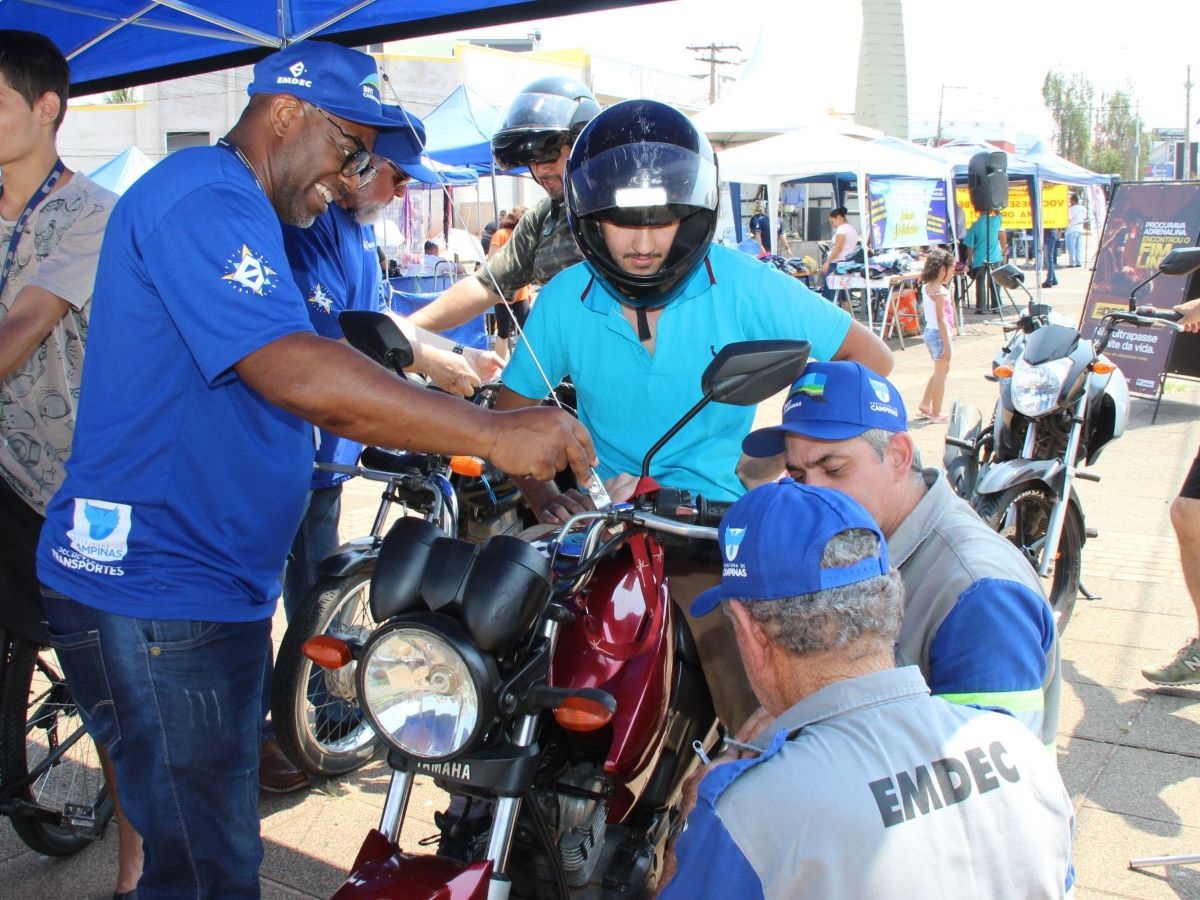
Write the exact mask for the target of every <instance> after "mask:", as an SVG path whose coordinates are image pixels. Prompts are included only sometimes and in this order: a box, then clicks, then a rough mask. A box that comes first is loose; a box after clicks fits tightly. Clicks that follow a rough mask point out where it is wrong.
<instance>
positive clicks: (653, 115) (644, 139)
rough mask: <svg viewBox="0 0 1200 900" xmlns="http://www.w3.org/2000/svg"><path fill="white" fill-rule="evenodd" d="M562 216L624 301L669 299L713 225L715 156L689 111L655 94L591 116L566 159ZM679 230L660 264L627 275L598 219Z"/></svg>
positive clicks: (703, 251)
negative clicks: (652, 269)
mask: <svg viewBox="0 0 1200 900" xmlns="http://www.w3.org/2000/svg"><path fill="white" fill-rule="evenodd" d="M564 192H565V194H566V201H567V222H568V224H569V225H570V228H571V232H572V234H573V235H574V236H575V242H576V243H577V244H578V245H579V249H580V251H581V252H582V253H583V257H584V260H585V261H586V262H587V264H588V265H589V266H591V267H592V271H593V272H595V273H596V274H597V275H599V276H600V277H602V278H604V279H605V280H606V281H608V282H609V283H610V284H612V285H613V286H614V287H616V288H617V289H618V290H619V291H620V292H621V294H622V295H623V297H622V299H623V300H624V301H625V302H627V303H628V304H629V305H630V306H635V307H641V308H654V307H658V306H663V305H665V304H666V303H668V302H670V301H671V300H672V299H673V298H674V296H675V293H676V292H677V291H678V290H679V289H681V288H682V286H683V283H684V282H685V281H686V279H687V276H688V275H690V274H691V273H692V271H693V270H694V269H695V268H696V266H698V265H700V261H701V260H703V259H704V257H705V256H706V255H707V253H708V248H709V244H710V243H711V242H712V237H713V233H714V232H715V231H716V228H717V155H716V153H714V152H713V149H712V146H711V145H710V144H709V143H708V139H707V138H706V137H705V136H704V135H703V134H701V133H700V132H699V131H698V130H697V129H696V127H695V126H694V125H693V124H692V123H691V122H690V121H689V120H688V118H687V116H685V115H684V114H683V113H681V112H679V111H678V110H676V109H673V108H672V107H670V106H667V105H666V104H665V103H659V102H657V101H654V100H626V101H623V102H621V103H618V104H616V105H615V106H611V107H609V108H608V109H606V110H605V111H604V112H602V113H600V115H598V116H596V118H594V119H593V120H592V121H591V122H590V123H589V124H588V126H587V127H586V128H585V129H584V130H583V132H582V134H580V135H579V138H578V139H577V140H576V141H575V146H574V148H573V149H572V150H571V155H570V157H568V159H567V169H566V177H565V179H564ZM676 219H678V220H679V232H678V233H677V234H676V235H675V242H674V243H673V244H672V246H671V250H670V252H669V253H668V254H667V258H666V259H665V260H664V261H663V265H662V268H661V269H659V270H658V271H657V272H655V273H654V274H653V275H631V274H629V273H628V272H625V271H624V270H622V269H621V267H620V266H618V265H617V263H616V261H615V260H613V258H612V256H611V255H610V254H609V252H608V247H607V245H606V244H605V243H604V235H603V234H602V232H601V230H600V222H601V221H602V220H607V221H609V222H614V223H616V224H617V225H633V226H644V225H665V224H667V223H668V222H673V221H675V220H676Z"/></svg>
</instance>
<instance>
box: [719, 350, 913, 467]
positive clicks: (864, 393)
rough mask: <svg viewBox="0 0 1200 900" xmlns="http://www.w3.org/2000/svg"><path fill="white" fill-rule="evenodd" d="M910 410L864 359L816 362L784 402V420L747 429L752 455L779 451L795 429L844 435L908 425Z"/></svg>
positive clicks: (745, 444)
mask: <svg viewBox="0 0 1200 900" xmlns="http://www.w3.org/2000/svg"><path fill="white" fill-rule="evenodd" d="M907 427H908V415H907V413H906V412H905V411H904V401H903V400H902V399H900V392H899V391H898V390H896V389H895V387H893V386H892V384H891V382H889V381H888V380H887V379H886V378H884V377H883V376H882V375H876V374H875V373H874V372H872V371H871V370H870V369H868V368H867V367H866V366H864V365H863V364H862V363H859V362H848V361H845V362H810V363H809V364H808V365H807V366H805V367H804V373H803V374H802V375H801V376H800V377H799V378H798V379H796V381H795V383H794V384H793V385H792V389H791V390H790V391H789V392H788V396H787V400H785V401H784V403H783V423H782V424H780V425H776V426H774V427H772V428H759V429H758V430H757V431H752V432H750V434H748V435H746V438H745V440H743V441H742V450H743V451H744V452H745V453H746V455H747V456H758V457H763V456H777V455H779V454H780V453H783V452H784V450H785V449H786V445H785V443H784V438H785V437H786V436H787V435H789V434H798V435H801V436H802V437H809V438H815V439H816V440H819V441H844V440H847V439H848V438H852V437H858V436H859V435H860V434H862V433H863V432H864V431H869V430H870V429H872V428H882V429H883V430H884V431H904V430H906V429H907Z"/></svg>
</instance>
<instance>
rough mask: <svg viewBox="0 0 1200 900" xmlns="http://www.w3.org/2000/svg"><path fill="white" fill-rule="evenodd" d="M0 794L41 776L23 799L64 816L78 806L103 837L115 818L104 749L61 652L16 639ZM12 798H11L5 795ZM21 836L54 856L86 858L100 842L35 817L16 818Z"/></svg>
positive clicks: (1, 717)
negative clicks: (70, 684) (91, 731)
mask: <svg viewBox="0 0 1200 900" xmlns="http://www.w3.org/2000/svg"><path fill="white" fill-rule="evenodd" d="M0 736H2V738H3V749H2V751H0V787H5V788H7V786H9V785H15V784H18V783H20V782H22V781H24V780H25V779H26V778H27V777H28V776H29V774H30V773H36V777H35V778H34V779H33V781H32V782H31V783H30V784H28V785H27V786H26V787H24V788H22V789H20V790H19V791H18V792H17V793H16V797H17V798H18V799H22V800H25V801H28V802H30V803H33V804H36V805H38V806H41V807H43V808H45V809H49V810H51V811H54V812H62V811H63V810H64V809H65V807H66V806H67V805H68V804H70V805H72V806H73V807H81V808H84V809H90V810H91V814H92V816H93V818H94V821H95V828H96V830H99V829H102V828H103V827H104V826H105V825H107V824H108V821H109V820H110V819H111V818H112V814H113V807H112V798H111V797H110V796H109V793H108V785H107V783H106V781H105V778H104V772H103V771H102V770H101V768H100V757H99V753H98V752H97V750H96V745H95V743H94V742H93V741H92V739H91V737H90V736H89V735H88V733H87V730H86V729H85V728H84V725H83V720H82V719H81V718H80V716H79V710H78V708H77V707H76V706H75V703H74V701H73V700H72V699H71V692H70V691H69V690H68V689H67V683H66V681H65V680H64V679H63V676H62V672H61V671H60V670H59V668H58V658H57V656H55V653H54V651H53V650H50V649H42V648H39V647H38V646H37V645H36V644H33V643H31V642H29V641H27V640H25V639H23V638H19V637H14V638H12V641H11V644H10V656H9V660H8V665H7V667H6V669H5V672H4V682H3V685H0ZM5 794H6V795H8V791H7V790H5ZM12 824H13V829H14V830H15V831H16V833H17V834H18V836H20V838H21V840H22V841H24V842H25V843H26V844H27V845H28V846H29V847H30V848H31V849H33V850H36V851H37V852H38V853H44V854H46V855H47V856H70V855H71V854H73V853H78V852H79V851H80V850H82V849H83V848H84V847H86V846H87V845H88V844H90V843H91V842H92V840H93V838H92V837H91V836H90V835H89V834H84V833H82V832H78V831H74V830H72V829H71V828H69V827H67V826H65V825H57V824H53V823H50V822H45V821H41V820H39V819H35V818H32V817H29V816H22V815H19V814H18V815H16V816H13V818H12Z"/></svg>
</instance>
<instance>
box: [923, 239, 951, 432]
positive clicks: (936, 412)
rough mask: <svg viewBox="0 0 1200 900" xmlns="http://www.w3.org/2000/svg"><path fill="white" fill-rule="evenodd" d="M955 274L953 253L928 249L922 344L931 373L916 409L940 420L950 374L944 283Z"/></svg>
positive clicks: (948, 308) (943, 418)
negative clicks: (931, 369) (931, 362)
mask: <svg viewBox="0 0 1200 900" xmlns="http://www.w3.org/2000/svg"><path fill="white" fill-rule="evenodd" d="M953 277H954V255H953V254H952V253H951V252H950V251H949V250H940V249H939V250H931V251H930V252H929V255H928V256H926V257H925V268H924V269H922V271H921V304H922V308H923V311H924V314H925V346H926V348H928V350H929V355H930V356H932V357H933V374H932V375H930V376H929V382H928V383H927V384H926V385H925V396H924V397H922V398H921V403H920V405H918V407H917V409H918V410H919V411H920V415H919V416H918V417H917V418H918V419H925V420H926V421H929V422H935V423H939V424H940V423H943V422H945V421H946V416H944V415H943V414H942V400H943V399H944V398H945V396H946V376H947V375H948V374H950V356H951V344H950V326H951V321H950V318H951V316H952V315H953V312H952V311H951V310H953V305H952V302H951V299H950V289H949V288H948V287H947V285H948V284H949V283H950V280H951V279H952V278H953Z"/></svg>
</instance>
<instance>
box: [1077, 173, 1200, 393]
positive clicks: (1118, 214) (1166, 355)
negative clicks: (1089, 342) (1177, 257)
mask: <svg viewBox="0 0 1200 900" xmlns="http://www.w3.org/2000/svg"><path fill="white" fill-rule="evenodd" d="M1197 236H1200V184H1196V183H1194V182H1188V183H1179V182H1166V183H1163V182H1143V183H1139V184H1124V185H1121V186H1120V187H1119V188H1118V189H1117V192H1116V194H1115V195H1114V196H1113V202H1112V207H1111V209H1110V210H1109V213H1108V221H1107V222H1105V224H1104V234H1103V236H1102V237H1101V239H1100V247H1099V249H1098V250H1097V251H1096V264H1095V269H1094V270H1093V273H1092V284H1091V286H1090V287H1089V288H1088V296H1087V302H1086V303H1085V304H1084V307H1083V318H1082V319H1081V321H1080V323H1079V330H1080V332H1081V333H1082V334H1083V336H1084V337H1085V338H1091V337H1092V335H1094V334H1095V332H1096V329H1097V328H1098V327H1099V322H1100V319H1101V317H1102V316H1104V314H1105V313H1108V312H1111V311H1113V310H1122V309H1128V308H1129V294H1130V292H1131V291H1132V290H1133V289H1134V288H1135V287H1136V286H1137V285H1138V284H1140V283H1141V282H1143V281H1145V280H1146V279H1147V278H1149V277H1150V276H1151V275H1152V274H1154V271H1155V270H1156V269H1157V268H1158V265H1159V263H1160V262H1162V259H1163V257H1165V256H1166V255H1167V254H1168V253H1170V252H1171V251H1172V250H1174V249H1175V248H1176V247H1190V246H1192V245H1193V244H1195V243H1196V239H1197ZM1187 285H1188V279H1187V278H1179V277H1172V276H1169V275H1163V276H1161V277H1159V278H1157V279H1155V280H1154V281H1152V282H1151V283H1150V284H1148V285H1146V286H1145V287H1142V288H1140V289H1139V290H1138V292H1137V297H1136V301H1137V304H1138V305H1139V306H1141V305H1145V304H1152V305H1154V306H1157V307H1158V308H1159V309H1169V308H1170V307H1172V306H1174V305H1175V304H1177V303H1182V302H1183V300H1184V299H1185V291H1186V290H1187ZM1174 335H1175V332H1173V331H1171V330H1170V329H1167V328H1129V327H1120V328H1117V329H1116V330H1115V331H1114V332H1113V334H1112V337H1111V338H1110V339H1109V342H1108V349H1107V350H1106V351H1105V352H1106V354H1107V355H1108V357H1109V358H1110V359H1111V360H1112V361H1113V362H1115V363H1116V364H1117V365H1118V366H1120V367H1121V372H1122V373H1123V374H1124V375H1125V378H1126V380H1127V381H1128V382H1129V392H1130V393H1131V394H1138V395H1140V396H1143V397H1156V396H1158V394H1159V392H1160V391H1161V390H1162V382H1163V378H1164V377H1165V376H1166V372H1167V362H1168V360H1169V359H1170V355H1171V343H1172V339H1173V338H1174Z"/></svg>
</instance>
